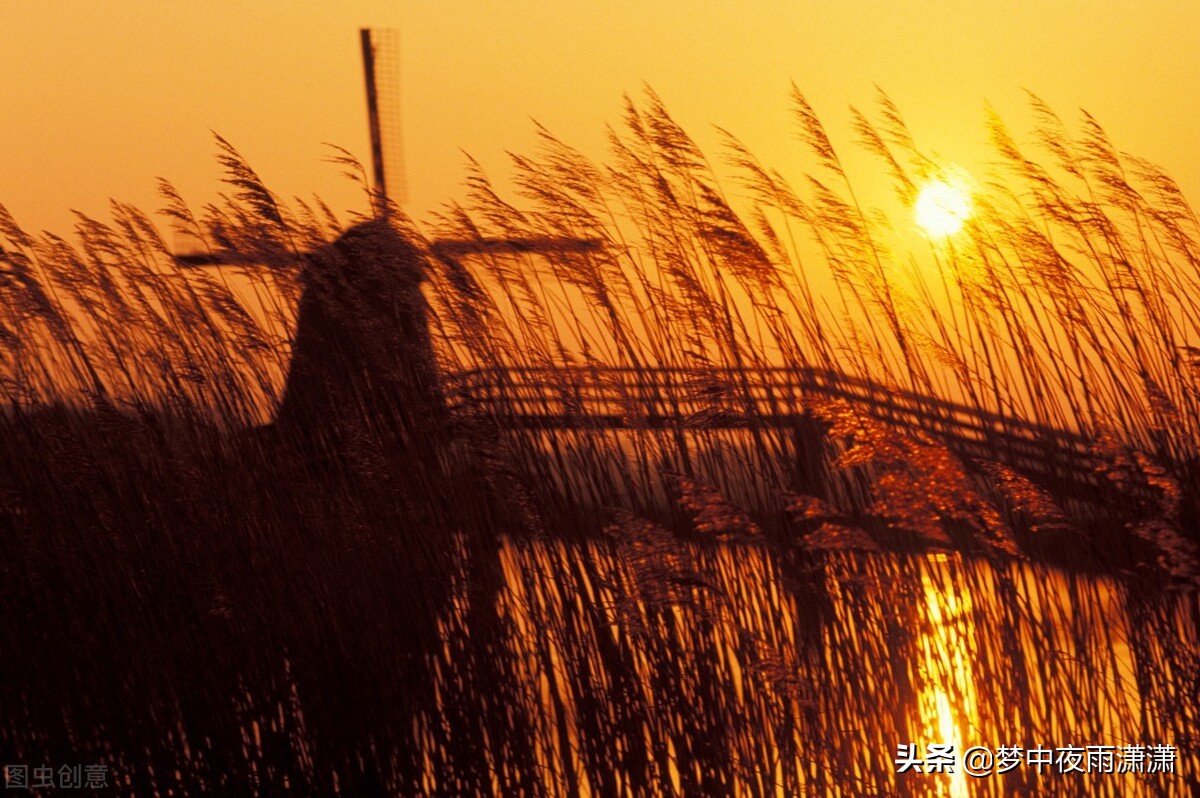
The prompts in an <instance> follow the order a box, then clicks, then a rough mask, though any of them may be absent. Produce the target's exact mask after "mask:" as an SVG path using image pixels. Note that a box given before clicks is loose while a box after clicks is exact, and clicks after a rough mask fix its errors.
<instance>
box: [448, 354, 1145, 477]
mask: <svg viewBox="0 0 1200 798" xmlns="http://www.w3.org/2000/svg"><path fill="white" fill-rule="evenodd" d="M449 383H450V384H449V386H448V387H449V398H450V404H451V406H452V407H455V408H457V409H460V410H466V409H468V408H469V409H471V410H472V411H475V412H482V413H483V414H485V415H487V416H489V417H491V418H493V419H495V420H496V421H497V422H498V423H499V424H500V425H501V426H502V427H507V428H513V429H525V430H542V431H555V430H572V429H597V430H604V429H608V430H637V429H657V430H682V431H685V432H686V431H696V432H699V431H702V430H713V429H748V430H752V429H755V428H758V429H771V428H775V429H781V430H785V431H786V430H796V431H797V433H798V434H799V433H800V431H801V430H812V429H813V427H812V415H811V414H809V413H808V412H807V410H806V408H808V407H810V406H811V405H812V403H813V400H814V399H835V400H843V401H845V402H847V403H848V404H849V405H850V406H851V407H853V408H855V409H857V410H859V411H861V412H865V413H866V414H868V415H869V416H871V417H873V418H875V419H878V420H879V421H882V422H884V423H887V424H889V425H892V426H894V427H897V428H900V429H904V430H920V431H922V432H924V433H926V434H928V435H929V436H931V437H933V438H934V439H936V440H939V441H941V442H942V443H944V444H945V445H946V446H947V447H948V448H949V449H950V450H951V451H952V452H954V453H955V454H956V455H957V456H959V457H960V458H961V459H963V460H964V461H966V462H967V463H968V464H977V463H979V462H985V461H990V462H998V463H1003V464H1004V465H1007V466H1009V467H1011V468H1013V469H1015V470H1017V471H1019V472H1021V473H1022V474H1024V475H1025V476H1026V477H1028V478H1030V479H1031V480H1033V481H1034V482H1035V483H1037V484H1039V485H1041V486H1043V487H1045V488H1046V489H1048V490H1050V491H1051V493H1053V494H1055V495H1058V496H1066V497H1071V498H1076V499H1084V500H1089V501H1095V500H1098V499H1103V498H1105V497H1108V498H1110V499H1111V497H1112V494H1113V491H1112V488H1111V485H1110V484H1108V483H1107V481H1106V480H1105V478H1104V477H1103V475H1102V474H1101V473H1099V467H1100V466H1101V461H1100V459H1099V458H1098V457H1097V456H1096V454H1095V453H1094V451H1093V449H1092V447H1091V446H1090V445H1089V442H1088V440H1087V439H1085V438H1084V437H1082V436H1080V435H1077V434H1074V433H1071V432H1066V431H1063V430H1060V429H1056V428H1053V427H1049V426H1044V425H1040V424H1035V423H1031V422H1028V421H1023V420H1021V419H1017V418H1012V417H1008V416H1003V415H999V414H994V413H989V412H986V411H981V410H979V409H977V408H974V407H970V406H968V405H963V404H956V403H953V402H946V401H942V400H939V399H934V398H932V397H929V396H925V395H922V394H918V393H914V392H910V391H901V390H895V389H892V388H888V387H886V386H883V385H881V384H879V383H876V382H872V381H870V380H865V379H861V378H857V377H851V376H847V375H845V374H839V373H837V372H833V371H825V370H817V369H789V368H746V369H732V368H707V369H694V368H689V369H682V368H642V369H633V368H591V367H563V368H557V367H556V368H529V367H510V368H492V369H482V370H476V371H470V372H464V373H461V374H458V375H455V376H454V377H453V378H451V379H450V381H449ZM806 434H811V432H808V433H806ZM1138 492H1139V493H1141V491H1138Z"/></svg>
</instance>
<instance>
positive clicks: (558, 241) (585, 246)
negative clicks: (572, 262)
mask: <svg viewBox="0 0 1200 798" xmlns="http://www.w3.org/2000/svg"><path fill="white" fill-rule="evenodd" d="M603 248H604V244H603V242H602V241H601V240H600V239H598V238H569V237H566V236H539V237H536V238H443V239H439V240H437V241H434V242H433V243H432V244H431V245H430V246H429V251H430V252H432V253H433V254H434V255H435V256H436V257H438V258H439V259H440V260H447V259H451V260H452V259H456V258H463V257H467V256H470V255H483V254H509V255H524V254H534V255H553V254H556V253H566V252H599V251H600V250H601V249H603Z"/></svg>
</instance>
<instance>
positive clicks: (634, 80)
mask: <svg viewBox="0 0 1200 798" xmlns="http://www.w3.org/2000/svg"><path fill="white" fill-rule="evenodd" d="M362 26H372V27H388V28H397V29H399V30H400V31H401V36H402V62H403V74H402V76H401V80H402V85H403V98H404V107H403V112H404V142H403V147H404V150H405V152H406V155H407V182H408V187H409V210H410V212H412V213H413V214H415V215H416V216H417V217H418V218H421V217H422V216H423V215H424V214H425V213H426V212H428V211H429V210H431V209H435V208H437V207H438V206H439V205H440V204H441V203H442V202H444V201H446V200H448V199H452V198H455V197H458V196H460V195H461V190H460V186H461V183H462V179H463V168H462V165H463V162H464V156H463V155H462V151H463V150H465V151H467V152H469V153H471V154H472V155H474V156H475V157H477V158H478V159H479V160H481V161H482V163H483V165H484V167H485V168H486V169H487V171H488V172H489V173H490V174H491V175H492V176H493V177H500V176H503V175H504V174H506V172H507V168H508V167H507V162H506V160H505V158H504V155H503V152H504V150H506V149H508V150H515V151H528V150H529V149H530V148H531V147H532V145H533V142H534V136H533V133H532V124H531V122H530V119H531V118H532V119H537V120H538V121H540V122H542V123H543V124H545V125H546V126H547V127H549V128H550V129H551V130H552V131H554V132H556V133H558V134H559V135H560V136H561V137H563V138H564V139H565V140H566V141H568V142H569V143H572V144H575V145H576V146H578V147H580V148H581V149H583V150H584V151H586V152H589V153H597V154H599V153H601V152H602V148H603V142H604V125H605V124H615V123H617V122H618V121H619V118H620V112H621V95H622V93H624V92H631V93H634V94H636V93H638V92H639V91H640V87H641V86H642V84H643V83H647V84H649V85H651V86H653V87H654V88H655V90H656V91H657V92H658V93H659V94H660V95H661V96H662V97H663V99H664V100H665V101H666V103H667V106H668V108H669V109H670V110H671V111H672V112H673V114H674V115H675V117H676V118H677V119H678V120H679V121H680V122H682V123H683V124H684V126H685V127H687V128H688V129H689V130H690V131H692V133H693V134H694V135H696V136H697V138H698V139H699V140H700V141H701V143H702V144H705V143H711V142H714V141H715V137H713V136H712V135H710V133H709V126H710V124H720V125H722V126H724V127H726V128H729V129H730V130H731V131H733V132H734V133H736V134H737V135H739V136H740V137H742V138H743V140H744V141H746V143H747V144H749V145H750V147H751V149H752V150H754V151H755V152H756V153H757V154H758V155H759V156H760V157H761V158H762V159H763V160H764V161H766V162H767V163H768V164H770V165H772V166H777V167H780V168H781V169H783V171H784V172H785V173H786V172H792V173H793V174H794V173H798V172H799V171H800V170H801V169H803V168H804V167H805V165H806V162H805V160H804V159H803V155H802V152H803V151H802V147H801V146H800V145H799V143H798V142H797V141H796V140H795V138H794V137H793V135H792V131H793V124H792V119H791V117H790V115H789V111H788V100H787V93H788V85H789V82H790V81H793V80H794V81H795V82H796V83H797V85H798V86H799V87H800V89H801V90H802V91H803V92H804V93H805V94H806V95H807V96H808V98H809V100H810V102H811V103H812V104H813V105H814V107H815V108H816V110H817V111H818V113H820V114H821V115H822V118H823V119H824V121H825V123H826V125H827V126H828V127H829V128H830V132H831V133H832V134H833V135H834V138H835V143H841V144H843V146H844V147H847V148H848V147H849V142H850V141H851V138H852V137H851V135H850V134H849V132H848V129H847V119H848V115H847V112H846V109H847V106H848V105H850V104H854V105H857V106H859V107H861V108H862V109H863V110H864V111H866V110H869V108H870V106H871V103H872V97H873V95H874V86H875V84H879V85H880V86H882V87H883V88H884V89H886V90H887V91H888V92H889V93H890V94H891V96H892V98H893V99H894V100H895V102H896V104H897V105H898V106H899V107H900V109H901V111H902V112H903V113H904V115H905V117H906V118H907V120H908V122H909V124H910V126H911V127H912V129H913V131H914V132H915V134H916V135H917V137H918V144H919V145H920V146H922V147H924V148H926V149H928V150H933V151H936V152H938V153H940V154H941V155H943V156H944V157H946V158H949V159H957V160H961V161H965V162H966V163H968V164H970V163H972V161H973V159H978V158H980V157H983V154H982V153H983V151H982V147H983V144H984V142H985V141H986V135H985V132H984V126H983V113H982V111H983V105H984V102H985V101H990V102H991V103H992V104H993V105H994V106H995V107H996V108H997V109H998V110H999V111H1000V112H1001V114H1002V115H1003V116H1005V117H1006V118H1007V119H1009V120H1010V121H1012V122H1013V123H1014V125H1013V126H1014V127H1016V128H1018V129H1020V122H1021V119H1022V113H1023V109H1024V99H1023V94H1022V88H1028V89H1031V90H1033V91H1035V92H1037V93H1038V94H1040V95H1041V96H1042V97H1043V98H1044V99H1045V100H1046V101H1048V102H1049V103H1050V104H1051V105H1052V106H1053V107H1054V108H1055V109H1056V110H1058V111H1059V113H1060V114H1062V115H1063V116H1064V117H1066V118H1068V119H1069V120H1073V119H1074V118H1075V109H1076V108H1078V107H1084V108H1087V109H1088V110H1089V111H1091V112H1092V113H1093V114H1094V115H1095V116H1096V117H1097V118H1098V119H1099V120H1100V121H1101V123H1102V124H1103V125H1104V126H1105V127H1106V128H1107V129H1108V131H1109V133H1110V135H1111V136H1112V138H1113V139H1114V140H1115V142H1116V143H1117V145H1118V146H1119V147H1120V148H1122V149H1125V150H1128V151H1132V152H1134V153H1137V154H1139V155H1142V156H1145V157H1147V158H1149V159H1151V160H1153V161H1156V162H1158V163H1160V164H1161V165H1162V166H1164V167H1165V168H1166V169H1167V170H1168V171H1169V172H1170V173H1172V174H1173V175H1174V176H1175V177H1176V178H1177V179H1178V180H1179V181H1180V183H1181V184H1182V186H1183V188H1184V190H1185V192H1186V193H1187V194H1188V195H1189V196H1191V197H1192V198H1193V199H1195V198H1197V196H1198V195H1200V164H1198V163H1197V161H1198V159H1197V156H1196V154H1197V152H1198V151H1200V147H1198V145H1200V124H1198V122H1200V58H1197V55H1196V52H1197V51H1196V41H1197V37H1198V36H1200V3H1192V2H1164V1H1163V0H1158V1H1157V2H1156V1H1155V0H1141V1H1140V2H1126V1H1125V0H1120V1H1118V0H1112V1H1111V2H1085V1H1084V0H1079V1H1077V2H1067V0H1053V2H1037V3H1030V2H1015V1H1013V2H1003V3H1001V2H987V3H984V2H964V0H956V1H954V2H951V1H950V0H926V2H921V3H915V2H914V3H904V2H888V1H887V0H875V1H873V2H867V1H866V0H843V1H842V2H821V3H815V2H814V3H794V2H793V3H784V2H765V1H762V0H760V2H754V3H736V2H702V1H701V0H692V1H691V2H686V3H683V2H676V3H646V2H644V0H643V1H641V2H631V1H629V0H619V1H617V2H611V1H610V2H604V3H597V2H586V3H584V2H577V1H576V0H555V2H549V0H512V1H510V2H503V3H499V2H496V3H491V2H469V3H467V2H453V1H451V0H440V1H439V2H432V1H431V2H395V0H392V1H391V2H385V1H384V0H377V1H376V2H345V3H329V2H324V0H291V1H290V2H282V0H279V1H276V0H270V1H267V0H262V1H261V2H259V1H256V2H245V1H240V2H233V1H232V0H207V2H204V3H147V2H144V0H121V1H117V0H107V1H106V2H96V3H83V2H66V1H65V0H40V1H39V2H34V1H33V0H14V1H13V2H4V3H3V4H2V5H0V75H3V83H2V84H0V153H2V155H0V204H4V205H5V206H7V207H8V208H9V210H10V211H11V212H12V213H13V214H14V215H15V216H16V218H17V220H18V222H20V223H21V224H22V225H23V226H24V227H26V228H28V229H31V230H37V229H41V228H49V229H52V230H54V231H57V232H65V231H66V230H67V229H69V227H70V225H71V217H70V215H69V213H68V212H67V209H69V208H77V209H79V210H81V211H84V212H86V213H89V214H91V215H99V216H102V217H104V216H106V214H107V211H106V201H107V198H108V197H110V196H111V197H116V198H119V199H122V200H125V201H130V202H133V203H135V204H137V205H139V206H141V207H143V208H147V209H154V208H157V207H158V205H159V202H158V199H157V197H156V195H155V178H156V177H158V176H164V177H167V178H169V179H171V180H172V181H174V182H175V183H176V184H177V186H178V187H179V188H180V189H181V191H182V192H183V194H184V196H185V197H186V198H188V199H189V200H190V201H192V202H193V203H194V204H196V205H200V204H203V203H204V202H207V201H210V200H211V199H213V197H214V196H215V192H216V191H218V190H219V188H220V187H219V184H218V182H217V179H218V176H219V175H218V171H217V166H216V163H215V161H214V159H213V157H212V156H213V152H214V146H213V144H212V141H211V138H210V135H209V132H208V131H209V129H212V130H215V131H217V132H219V133H220V134H222V135H223V136H225V137H226V138H228V139H229V140H230V141H231V142H232V143H233V144H234V145H235V146H237V147H238V148H239V149H240V150H241V151H242V153H243V155H245V156H246V157H247V158H248V159H249V160H250V162H251V163H252V164H253V165H254V166H255V168H257V169H258V171H259V172H260V174H261V175H262V176H263V177H264V179H265V180H266V181H267V183H268V185H269V186H270V187H272V188H273V189H274V190H275V191H277V192H278V193H280V194H282V195H284V196H285V197H287V196H291V195H293V194H301V195H305V196H307V195H309V194H311V193H313V192H316V193H319V194H320V195H322V196H323V197H324V198H325V199H326V200H327V201H329V203H330V204H331V205H332V206H333V207H334V208H335V209H338V210H340V209H343V208H348V207H353V208H356V209H359V210H361V209H362V202H361V199H360V198H359V196H358V195H357V194H356V193H355V191H354V189H353V187H352V186H350V185H349V184H348V183H347V182H346V181H345V180H344V179H342V178H341V177H340V176H339V174H338V172H339V170H338V168H337V167H335V166H332V165H330V164H326V163H323V162H322V158H323V156H324V155H325V150H324V149H323V148H322V146H321V143H322V142H325V141H331V142H335V143H337V144H340V145H342V146H345V147H347V148H349V149H351V150H353V151H355V152H356V153H358V154H359V155H360V157H362V158H363V159H366V158H367V157H368V152H369V151H368V147H367V134H366V121H365V111H364V100H363V88H362V78H361V66H360V60H359V58H360V56H359V50H358V38H357V32H356V31H357V29H358V28H359V27H362ZM1022 138H1025V139H1027V138H1028V136H1023V137H1022ZM714 154H715V153H714Z"/></svg>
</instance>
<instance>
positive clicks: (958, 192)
mask: <svg viewBox="0 0 1200 798" xmlns="http://www.w3.org/2000/svg"><path fill="white" fill-rule="evenodd" d="M913 215H914V216H915V217H916V220H917V225H918V226H920V228H921V230H922V231H924V233H925V235H926V236H927V237H929V238H932V239H942V238H947V237H949V236H952V235H954V234H955V233H957V232H958V231H959V230H961V229H962V226H963V223H964V222H966V221H967V219H969V218H971V189H970V187H969V186H968V185H967V183H966V181H964V180H961V179H959V178H956V177H950V178H940V177H939V178H934V179H932V180H930V181H929V182H927V183H926V184H925V185H924V186H922V187H921V190H920V191H919V192H917V201H916V203H914V204H913Z"/></svg>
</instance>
